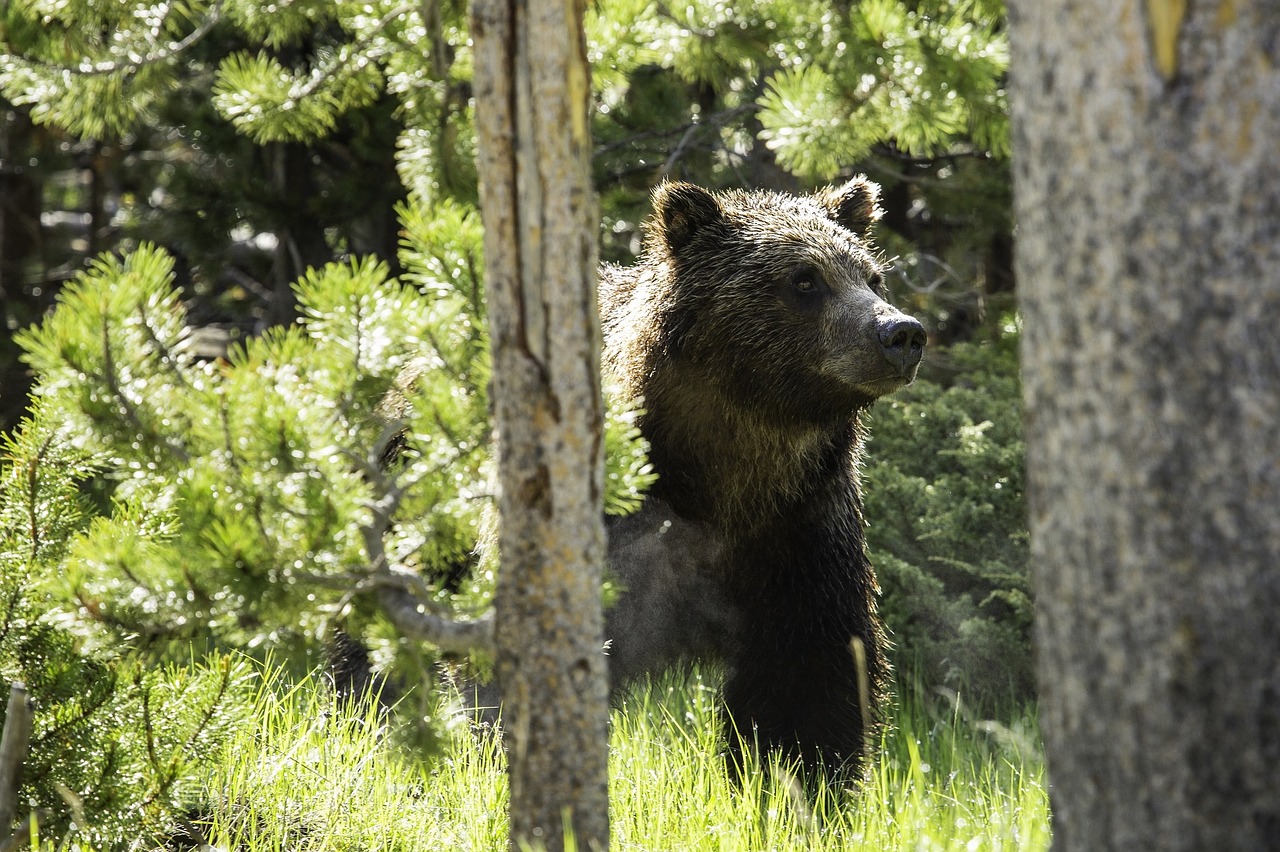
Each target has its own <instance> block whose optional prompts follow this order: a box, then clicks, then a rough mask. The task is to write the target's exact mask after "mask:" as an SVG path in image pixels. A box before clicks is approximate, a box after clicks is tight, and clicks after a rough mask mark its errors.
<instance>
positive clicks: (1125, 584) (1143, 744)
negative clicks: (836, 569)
mask: <svg viewBox="0 0 1280 852" xmlns="http://www.w3.org/2000/svg"><path fill="white" fill-rule="evenodd" d="M1009 5H1010V25H1011V26H1010V33H1011V38H1012V44H1013V50H1014V57H1013V70H1012V98H1011V102H1012V103H1013V108H1014V109H1013V111H1014V115H1013V120H1014V121H1013V126H1014V154H1015V161H1016V166H1015V197H1016V213H1017V223H1018V234H1017V239H1018V250H1017V271H1018V278H1019V283H1018V287H1019V292H1020V297H1021V305H1022V314H1023V320H1024V329H1025V330H1024V334H1023V341H1022V346H1023V349H1022V357H1023V375H1024V379H1025V387H1026V399H1027V408H1028V414H1027V418H1028V419H1027V453H1028V474H1029V496H1030V504H1031V505H1030V513H1031V532H1032V539H1033V559H1034V563H1035V578H1036V591H1037V595H1038V603H1037V607H1038V610H1037V629H1036V632H1037V653H1038V667H1039V676H1040V690H1041V708H1042V724H1043V732H1044V737H1045V748H1046V752H1047V758H1048V768H1049V776H1050V779H1051V782H1052V784H1053V792H1052V801H1053V812H1054V820H1055V828H1054V834H1055V846H1057V847H1058V848H1061V849H1069V850H1088V852H1100V850H1108V849H1123V850H1133V849H1160V850H1177V849H1187V850H1192V849H1195V850H1204V849H1231V850H1250V849H1276V848H1280V623H1278V621H1280V73H1278V72H1277V63H1278V62H1280V7H1277V6H1276V5H1275V4H1274V3H1268V2H1265V1H1264V0H1222V2H1212V3H1184V2H1181V0H1148V1H1147V2H1137V0H1121V1H1120V2H1117V0H1013V2H1010V4H1009Z"/></svg>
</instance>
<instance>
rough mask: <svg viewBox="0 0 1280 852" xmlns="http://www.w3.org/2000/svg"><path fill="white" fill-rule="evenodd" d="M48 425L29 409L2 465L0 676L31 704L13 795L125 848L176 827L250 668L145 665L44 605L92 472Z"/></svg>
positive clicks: (77, 531) (80, 532)
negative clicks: (25, 752) (25, 751)
mask: <svg viewBox="0 0 1280 852" xmlns="http://www.w3.org/2000/svg"><path fill="white" fill-rule="evenodd" d="M54 422H56V417H53V416H52V409H51V408H50V407H48V406H40V407H38V408H37V409H36V411H35V412H34V414H33V416H32V418H30V419H28V420H27V421H26V422H25V423H24V424H23V426H22V427H21V428H20V429H19V430H18V431H17V432H16V433H15V434H14V435H12V436H10V437H8V438H6V439H5V442H4V447H3V464H2V466H0V678H3V683H5V684H8V683H11V682H14V681H18V682H22V683H23V684H25V685H26V687H27V690H28V692H29V694H30V696H31V697H32V698H33V699H34V702H35V715H34V720H33V725H32V735H31V742H30V750H29V756H28V758H27V760H26V762H25V764H24V766H23V768H22V788H21V790H20V792H19V800H20V802H22V803H23V805H26V804H27V803H30V809H31V810H32V811H38V812H41V813H42V814H43V816H42V823H43V826H44V828H43V830H44V832H45V835H46V836H49V835H50V834H52V835H54V836H58V835H61V834H63V833H68V834H67V836H68V837H75V838H76V839H77V840H80V841H87V842H89V843H92V844H96V845H97V846H98V848H100V849H123V848H128V847H129V840H128V839H130V838H136V839H148V838H150V839H156V838H161V837H164V836H166V835H168V834H170V833H171V832H172V831H173V830H174V826H175V825H176V820H178V819H179V818H180V816H181V813H182V811H183V810H184V809H185V807H186V806H187V804H189V802H190V801H191V798H192V795H193V792H194V788H193V777H194V776H195V774H196V773H197V772H198V771H200V770H201V769H202V767H203V766H204V764H205V763H206V762H207V761H208V760H209V759H210V757H211V756H212V755H213V753H214V752H215V750H216V749H217V748H218V747H219V745H220V743H221V741H222V739H223V738H224V737H225V736H226V735H227V734H228V733H229V732H230V731H232V730H235V728H236V727H237V725H238V724H240V722H241V721H242V720H243V719H244V717H245V715H246V710H247V707H248V698H249V690H248V682H249V679H250V674H251V672H250V669H249V668H248V667H247V666H246V665H245V663H244V662H243V661H238V660H236V659H234V658H231V657H225V656H209V657H205V658H203V659H201V660H199V661H192V662H188V663H186V664H182V665H166V666H161V667H149V668H148V667H143V666H140V665H139V664H138V663H137V662H136V661H131V660H130V659H129V658H128V657H127V656H122V655H121V654H120V653H119V650H120V649H119V648H118V647H117V646H116V645H115V643H114V642H112V641H111V640H110V639H109V638H108V637H106V636H105V635H104V634H103V633H102V632H101V631H95V630H86V629H85V627H86V624H85V623H84V622H79V623H77V622H75V621H74V620H72V619H68V618H67V617H66V616H67V612H66V610H65V609H60V608H57V607H54V608H51V607H50V602H51V596H50V594H49V591H48V588H47V581H48V580H49V578H53V577H57V576H59V575H60V574H62V573H63V572H65V571H66V570H67V569H68V565H69V563H70V562H71V561H72V560H73V559H74V556H73V554H74V553H75V552H76V551H77V550H78V549H80V548H82V547H83V546H84V543H85V541H86V538H87V537H88V536H89V535H90V534H91V533H90V530H91V529H92V525H91V524H88V518H89V516H90V514H91V511H90V509H89V507H88V505H87V504H86V501H85V500H84V498H83V497H82V486H83V485H84V484H85V483H86V482H87V481H89V480H90V479H91V478H93V477H95V476H97V475H98V474H99V472H100V466H99V465H98V464H97V463H96V462H95V461H94V460H93V458H92V457H91V456H90V455H89V454H88V453H87V452H86V451H85V450H83V449H81V448H78V447H76V446H74V445H73V444H72V443H70V442H68V441H65V440H64V437H65V436H64V435H62V434H60V432H59V430H58V429H57V428H56V427H55V426H54V425H53V423H54ZM132 532H133V534H134V537H135V541H142V540H145V539H147V538H148V537H149V536H150V535H151V534H152V533H153V531H152V530H148V529H147V528H146V526H139V527H138V528H136V529H134V530H132ZM84 605H88V603H87V602H85V604H84ZM5 713H6V708H5V707H4V706H0V717H2V716H3V715H5ZM27 813H28V812H27V810H25V808H24V809H20V810H19V813H18V816H19V817H21V818H23V819H25V818H26V817H27Z"/></svg>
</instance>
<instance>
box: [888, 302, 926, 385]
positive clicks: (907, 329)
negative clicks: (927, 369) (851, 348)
mask: <svg viewBox="0 0 1280 852" xmlns="http://www.w3.org/2000/svg"><path fill="white" fill-rule="evenodd" d="M876 335H877V337H878V338H879V340H880V352H881V354H883V355H884V357H885V360H886V361H888V362H889V363H890V364H892V365H893V366H894V367H897V368H898V370H899V371H900V372H901V374H902V375H904V376H910V375H912V374H913V372H914V371H915V368H916V365H918V364H919V363H920V357H921V356H922V355H923V354H924V345H925V341H926V339H927V338H926V335H925V332H924V326H923V325H921V324H920V323H919V322H917V321H916V320H914V319H912V318H911V317H909V316H905V315H902V314H899V315H898V316H896V317H888V318H886V319H883V320H881V321H880V322H879V323H878V324H877V327H876Z"/></svg>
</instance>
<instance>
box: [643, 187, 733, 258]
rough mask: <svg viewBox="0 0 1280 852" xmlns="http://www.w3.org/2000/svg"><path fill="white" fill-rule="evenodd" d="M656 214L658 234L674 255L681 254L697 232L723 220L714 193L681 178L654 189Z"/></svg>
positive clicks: (722, 212)
mask: <svg viewBox="0 0 1280 852" xmlns="http://www.w3.org/2000/svg"><path fill="white" fill-rule="evenodd" d="M653 215H654V218H655V219H656V220H657V223H658V228H659V231H658V234H657V236H658V238H659V239H660V240H661V241H662V242H665V243H666V244H667V247H668V248H669V249H670V250H671V253H672V254H679V253H680V252H681V251H682V250H683V249H684V248H685V247H686V246H688V245H689V243H690V242H692V241H693V238H694V237H695V236H697V234H698V232H700V231H702V230H703V229H705V228H707V227H708V226H711V225H714V224H716V223H717V222H720V221H721V220H723V219H724V211H723V210H721V209H720V202H719V201H716V197H715V196H714V195H712V194H711V193H710V192H708V191H707V190H705V189H703V188H702V187H700V186H694V185H693V184H691V183H683V182H681V181H670V182H667V183H663V184H662V185H660V186H659V187H658V188H657V189H655V190H654V191H653Z"/></svg>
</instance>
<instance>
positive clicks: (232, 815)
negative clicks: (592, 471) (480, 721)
mask: <svg viewBox="0 0 1280 852" xmlns="http://www.w3.org/2000/svg"><path fill="white" fill-rule="evenodd" d="M714 695H715V694H714V691H713V690H712V689H711V688H709V687H707V686H704V685H703V684H702V682H701V681H700V680H699V679H697V678H694V679H692V680H691V681H690V682H689V683H687V684H686V683H685V682H683V681H673V682H669V683H663V684H660V685H658V686H655V687H653V688H652V689H649V690H643V691H637V692H636V693H635V694H633V695H632V696H631V697H630V698H629V700H628V701H627V702H626V704H625V706H623V707H622V708H620V709H619V710H618V711H616V712H615V713H614V720H613V721H614V725H613V733H612V754H611V764H610V789H611V810H612V813H611V819H612V843H611V848H613V849H617V850H634V851H635V852H640V850H644V851H645V852H659V850H673V852H674V850H682V852H683V850H743V852H748V851H749V852H763V850H775V849H776V850H793V849H795V850H818V849H822V850H841V849H859V850H863V849H865V850H894V849H903V850H907V849H909V850H1022V849H1026V850H1037V849H1045V848H1047V847H1048V843H1049V816H1048V797H1047V793H1046V790H1045V786H1044V782H1043V772H1042V764H1041V759H1040V756H1039V753H1038V750H1037V748H1036V740H1035V734H1034V729H1033V726H1031V725H1030V723H1028V722H1022V723H1017V724H1014V725H1013V726H1011V727H1006V726H1001V725H995V724H991V723H981V722H976V721H973V720H969V719H966V718H965V717H964V715H963V714H962V713H960V712H958V711H956V710H954V709H952V710H946V709H944V708H947V707H948V706H951V707H954V704H952V705H947V704H946V703H945V702H943V701H941V700H937V699H934V698H932V697H928V698H926V697H921V696H908V697H907V699H906V700H904V701H902V702H901V706H899V707H898V708H896V711H895V717H894V722H895V725H894V728H893V729H892V730H891V731H890V732H888V733H887V734H886V735H885V737H884V740H883V748H882V755H881V758H880V759H879V760H878V761H877V762H876V763H875V764H874V765H873V767H872V769H871V771H870V773H869V777H868V780H867V782H866V783H865V785H864V786H863V787H862V789H861V790H860V791H858V792H856V793H855V792H852V791H849V790H842V789H829V788H824V789H820V790H819V791H818V792H817V793H816V794H815V795H814V796H812V797H806V796H804V795H803V794H800V793H799V792H797V791H796V790H795V789H794V785H793V784H788V783H787V781H786V775H785V773H782V772H778V771H776V770H775V771H771V772H764V771H760V769H759V767H758V766H753V765H750V763H749V764H748V766H747V768H746V771H745V772H744V776H743V780H742V781H741V783H738V782H735V781H733V780H731V778H730V774H729V772H728V771H726V765H725V761H724V758H723V756H722V751H723V740H722V737H721V733H720V731H719V725H718V723H717V718H716V712H715V700H714ZM329 710H330V708H329V707H328V704H327V700H326V699H325V698H324V693H323V690H315V689H312V688H311V686H310V685H308V686H307V688H299V689H297V690H295V691H294V692H291V693H284V694H281V693H280V692H279V691H278V690H271V689H266V690H264V692H263V695H262V697H261V699H260V714H259V722H258V725H257V726H256V728H255V729H253V730H251V731H247V732H246V733H245V734H244V735H243V736H242V738H241V739H239V740H238V741H236V742H233V743H230V744H229V745H228V747H227V749H226V752H225V754H224V757H223V760H222V761H221V762H220V764H219V765H218V767H217V769H216V771H215V772H214V773H213V774H212V776H211V777H210V778H209V781H208V788H207V791H208V801H209V802H210V803H211V804H212V806H213V810H212V815H211V818H210V819H209V821H208V822H206V823H205V825H204V826H203V828H204V830H205V832H206V837H207V839H208V842H209V843H210V844H211V845H213V846H214V847H215V848H218V849H227V850H243V852H260V850H294V849H302V848H306V849H308V850H349V849H379V850H383V849H385V850H400V849H403V850H410V849H413V850H421V849H447V850H477V852H491V850H500V849H503V848H505V843H506V817H505V807H506V800H507V787H506V778H505V775H504V774H503V760H504V758H503V756H502V753H501V749H499V748H497V747H496V746H495V745H494V743H493V741H492V740H491V739H487V738H477V737H473V736H472V735H470V734H469V733H468V732H466V731H465V730H459V731H457V732H456V735H455V736H454V737H453V739H452V741H451V743H450V744H449V748H448V750H447V752H446V754H445V756H444V758H443V759H441V760H440V761H438V762H436V763H435V764H433V765H432V766H431V768H429V769H427V768H423V767H422V766H421V765H419V764H418V763H417V762H415V761H412V760H408V759H406V758H405V757H404V755H402V754H399V753H397V750H396V747H395V746H393V745H391V744H389V742H388V741H387V740H386V739H385V738H383V737H381V736H380V729H379V722H378V718H377V716H376V713H372V712H371V713H369V714H367V715H365V716H363V717H360V718H356V719H351V718H346V719H344V718H341V717H339V716H337V715H335V714H333V713H331V712H329Z"/></svg>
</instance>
